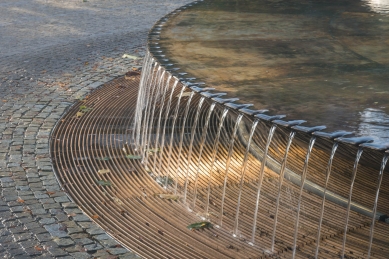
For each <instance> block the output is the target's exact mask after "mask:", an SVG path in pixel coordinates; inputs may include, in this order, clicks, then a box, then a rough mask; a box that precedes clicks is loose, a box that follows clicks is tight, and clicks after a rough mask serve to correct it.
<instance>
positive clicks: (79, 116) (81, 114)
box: [76, 112, 84, 119]
mask: <svg viewBox="0 0 389 259" xmlns="http://www.w3.org/2000/svg"><path fill="white" fill-rule="evenodd" d="M83 115H84V113H83V112H77V113H76V118H77V119H78V118H81V117H82V116H83Z"/></svg>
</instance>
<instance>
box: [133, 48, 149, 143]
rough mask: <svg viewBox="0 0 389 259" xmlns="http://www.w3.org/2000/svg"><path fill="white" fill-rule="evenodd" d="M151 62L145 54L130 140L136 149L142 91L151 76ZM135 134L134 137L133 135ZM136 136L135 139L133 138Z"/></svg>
mask: <svg viewBox="0 0 389 259" xmlns="http://www.w3.org/2000/svg"><path fill="white" fill-rule="evenodd" d="M153 62H154V59H153V58H151V57H150V53H149V52H147V53H146V56H145V62H144V66H143V68H144V69H143V72H142V76H141V79H140V84H139V85H140V87H139V92H138V97H137V106H136V110H135V116H134V130H133V131H132V139H133V140H134V141H135V145H136V147H138V146H139V144H140V143H139V136H140V129H141V126H140V124H141V121H142V115H141V114H142V109H143V99H142V98H143V91H144V90H145V88H146V87H147V84H146V83H145V81H147V79H148V78H149V75H150V74H151V70H152V68H153ZM135 134H136V135H135ZM135 136H136V137H135Z"/></svg>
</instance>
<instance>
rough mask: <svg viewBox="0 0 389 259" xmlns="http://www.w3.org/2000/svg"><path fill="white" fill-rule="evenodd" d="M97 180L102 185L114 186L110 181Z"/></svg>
mask: <svg viewBox="0 0 389 259" xmlns="http://www.w3.org/2000/svg"><path fill="white" fill-rule="evenodd" d="M96 182H97V184H99V185H101V186H112V183H111V182H110V181H104V180H96Z"/></svg>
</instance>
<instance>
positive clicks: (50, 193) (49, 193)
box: [46, 191, 55, 195]
mask: <svg viewBox="0 0 389 259" xmlns="http://www.w3.org/2000/svg"><path fill="white" fill-rule="evenodd" d="M46 194H48V195H53V194H55V192H50V191H47V192H46Z"/></svg>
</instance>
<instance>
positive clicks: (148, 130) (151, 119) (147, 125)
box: [144, 71, 165, 165]
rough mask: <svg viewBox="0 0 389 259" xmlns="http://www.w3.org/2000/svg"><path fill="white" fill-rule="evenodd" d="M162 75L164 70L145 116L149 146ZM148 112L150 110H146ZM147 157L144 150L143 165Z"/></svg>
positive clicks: (163, 73) (147, 153)
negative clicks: (150, 106) (146, 116)
mask: <svg viewBox="0 0 389 259" xmlns="http://www.w3.org/2000/svg"><path fill="white" fill-rule="evenodd" d="M164 75H165V71H163V72H162V75H161V76H160V80H159V82H158V84H156V87H155V88H156V93H155V97H154V103H153V104H152V112H151V115H150V116H148V118H146V128H145V129H144V131H146V132H148V136H147V133H146V137H147V145H148V146H150V143H151V135H152V134H151V132H152V128H153V125H154V114H155V107H156V106H157V102H158V100H159V96H160V94H161V85H162V78H164ZM157 78H158V77H157ZM161 101H162V100H161ZM149 109H151V108H149ZM148 114H150V111H149V112H148ZM148 120H149V122H148V124H147V121H148ZM148 159H149V152H148V151H147V150H146V156H145V161H144V164H145V165H147V162H148Z"/></svg>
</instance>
